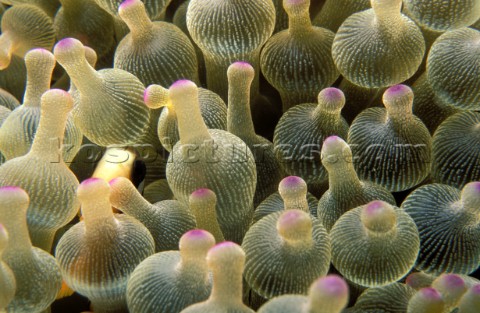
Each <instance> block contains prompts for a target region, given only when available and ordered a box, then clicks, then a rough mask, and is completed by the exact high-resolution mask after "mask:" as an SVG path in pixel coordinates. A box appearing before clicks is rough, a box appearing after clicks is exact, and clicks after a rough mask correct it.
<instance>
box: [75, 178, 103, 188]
mask: <svg viewBox="0 0 480 313" xmlns="http://www.w3.org/2000/svg"><path fill="white" fill-rule="evenodd" d="M102 180H103V179H101V178H96V177H91V178H87V179H85V180H84V181H82V183H81V184H80V186H91V185H94V184H98V183H100V182H101V181H102Z"/></svg>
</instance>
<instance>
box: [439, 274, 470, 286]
mask: <svg viewBox="0 0 480 313" xmlns="http://www.w3.org/2000/svg"><path fill="white" fill-rule="evenodd" d="M443 281H444V283H445V286H446V287H447V288H459V287H463V286H465V281H464V280H463V279H462V278H461V277H460V276H458V275H456V274H446V275H445V276H444V277H443Z"/></svg>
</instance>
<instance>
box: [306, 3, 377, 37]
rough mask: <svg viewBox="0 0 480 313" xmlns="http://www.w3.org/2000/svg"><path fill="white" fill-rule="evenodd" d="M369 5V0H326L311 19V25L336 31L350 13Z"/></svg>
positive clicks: (364, 8)
mask: <svg viewBox="0 0 480 313" xmlns="http://www.w3.org/2000/svg"><path fill="white" fill-rule="evenodd" d="M370 7H371V6H370V0H327V1H325V4H324V5H323V7H322V9H321V10H320V12H319V13H318V14H317V16H316V17H315V19H314V20H313V25H315V26H318V27H323V28H326V29H329V30H331V31H332V32H334V33H336V32H337V31H338V28H339V27H340V25H342V23H343V22H344V21H345V20H346V19H347V18H348V17H349V16H350V15H352V14H354V13H357V12H360V11H363V10H366V9H370ZM339 8H342V9H341V10H339Z"/></svg>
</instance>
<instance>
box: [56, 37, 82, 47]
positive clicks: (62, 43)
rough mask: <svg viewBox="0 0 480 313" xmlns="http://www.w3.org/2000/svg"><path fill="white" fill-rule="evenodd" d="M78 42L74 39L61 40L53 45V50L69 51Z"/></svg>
mask: <svg viewBox="0 0 480 313" xmlns="http://www.w3.org/2000/svg"><path fill="white" fill-rule="evenodd" d="M78 42H79V41H78V40H77V39H75V38H65V39H62V40H60V41H59V42H58V43H57V44H56V45H55V50H57V49H70V48H72V47H74V46H75V45H77V44H78Z"/></svg>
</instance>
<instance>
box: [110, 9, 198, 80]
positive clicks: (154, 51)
mask: <svg viewBox="0 0 480 313" xmlns="http://www.w3.org/2000/svg"><path fill="white" fill-rule="evenodd" d="M119 15H120V17H121V18H122V19H123V21H125V23H126V24H127V25H128V27H129V29H130V33H129V34H128V35H126V36H125V37H124V38H123V39H122V41H121V42H120V43H119V44H118V46H117V48H116V50H115V60H114V67H115V68H119V69H122V70H126V71H128V72H130V73H132V74H134V75H135V76H137V77H138V78H139V79H140V81H141V82H142V83H143V84H144V85H145V86H148V85H151V84H160V85H162V86H166V87H169V86H170V85H171V84H173V83H174V82H175V81H177V80H179V79H189V80H192V81H194V82H195V83H198V69H197V68H198V62H197V56H196V54H195V48H194V47H193V45H192V43H191V42H190V40H189V39H188V37H187V36H186V35H185V34H184V33H183V32H182V31H181V30H180V29H179V28H178V27H177V26H175V25H173V24H171V23H166V22H151V21H150V19H149V18H148V16H147V12H146V8H145V6H144V4H143V2H141V1H140V0H129V1H125V2H124V3H122V4H121V5H120V6H119Z"/></svg>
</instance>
